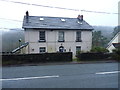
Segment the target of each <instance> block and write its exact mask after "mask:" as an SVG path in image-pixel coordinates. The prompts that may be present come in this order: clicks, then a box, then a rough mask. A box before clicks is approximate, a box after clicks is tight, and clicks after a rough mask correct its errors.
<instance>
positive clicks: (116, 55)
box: [113, 47, 120, 61]
mask: <svg viewBox="0 0 120 90" xmlns="http://www.w3.org/2000/svg"><path fill="white" fill-rule="evenodd" d="M113 59H116V60H118V61H120V47H119V48H117V49H114V50H113Z"/></svg>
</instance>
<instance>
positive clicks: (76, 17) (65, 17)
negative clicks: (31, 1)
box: [29, 16, 77, 19]
mask: <svg viewBox="0 0 120 90" xmlns="http://www.w3.org/2000/svg"><path fill="white" fill-rule="evenodd" d="M29 17H47V18H70V19H72V18H73V17H53V16H29ZM73 19H77V17H76V18H73Z"/></svg>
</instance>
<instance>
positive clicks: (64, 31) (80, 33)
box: [23, 11, 93, 56]
mask: <svg viewBox="0 0 120 90" xmlns="http://www.w3.org/2000/svg"><path fill="white" fill-rule="evenodd" d="M23 28H24V30H25V42H29V45H28V48H27V49H26V53H43V52H49V53H50V52H73V56H75V55H76V52H77V51H84V52H87V51H90V50H91V46H92V30H93V28H92V26H90V25H89V24H88V23H87V22H86V21H85V20H83V15H78V17H77V18H66V17H47V16H29V13H28V11H27V12H26V16H24V20H23Z"/></svg>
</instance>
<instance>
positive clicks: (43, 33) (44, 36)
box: [39, 31, 46, 42]
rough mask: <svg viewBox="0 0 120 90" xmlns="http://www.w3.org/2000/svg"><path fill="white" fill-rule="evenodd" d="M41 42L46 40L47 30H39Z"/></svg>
mask: <svg viewBox="0 0 120 90" xmlns="http://www.w3.org/2000/svg"><path fill="white" fill-rule="evenodd" d="M39 42H46V35H45V31H39Z"/></svg>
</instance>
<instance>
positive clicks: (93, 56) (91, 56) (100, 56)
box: [77, 53, 111, 60]
mask: <svg viewBox="0 0 120 90" xmlns="http://www.w3.org/2000/svg"><path fill="white" fill-rule="evenodd" d="M110 57H111V54H109V53H80V54H78V55H77V58H78V60H105V59H108V58H110Z"/></svg>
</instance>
